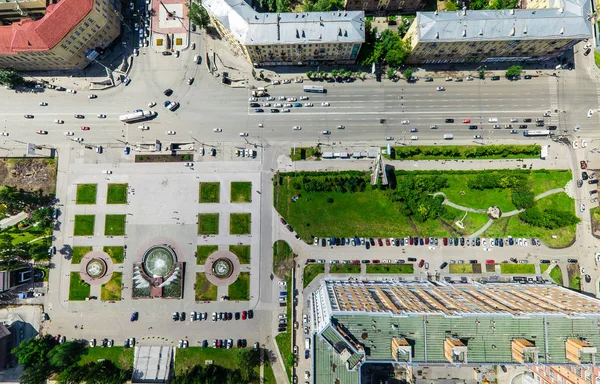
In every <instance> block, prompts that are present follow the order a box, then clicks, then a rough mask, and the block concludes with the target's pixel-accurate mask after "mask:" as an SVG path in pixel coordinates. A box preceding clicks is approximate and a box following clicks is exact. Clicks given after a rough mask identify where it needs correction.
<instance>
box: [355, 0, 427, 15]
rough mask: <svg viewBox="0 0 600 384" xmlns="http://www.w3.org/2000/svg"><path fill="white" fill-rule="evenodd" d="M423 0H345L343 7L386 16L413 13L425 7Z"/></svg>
mask: <svg viewBox="0 0 600 384" xmlns="http://www.w3.org/2000/svg"><path fill="white" fill-rule="evenodd" d="M426 4H427V2H426V1H424V0H346V1H345V3H344V9H346V10H361V11H365V13H367V14H369V15H375V16H387V15H399V14H403V13H415V12H417V11H420V10H422V9H423V8H425V5H426Z"/></svg>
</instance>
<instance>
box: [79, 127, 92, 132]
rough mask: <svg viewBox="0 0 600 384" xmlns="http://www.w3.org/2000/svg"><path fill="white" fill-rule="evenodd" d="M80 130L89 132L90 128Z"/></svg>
mask: <svg viewBox="0 0 600 384" xmlns="http://www.w3.org/2000/svg"><path fill="white" fill-rule="evenodd" d="M81 130H82V131H89V130H90V127H81Z"/></svg>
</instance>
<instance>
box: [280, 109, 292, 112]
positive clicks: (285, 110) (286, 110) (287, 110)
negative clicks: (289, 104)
mask: <svg viewBox="0 0 600 384" xmlns="http://www.w3.org/2000/svg"><path fill="white" fill-rule="evenodd" d="M289 111H290V110H289V108H283V109H282V110H281V112H289Z"/></svg>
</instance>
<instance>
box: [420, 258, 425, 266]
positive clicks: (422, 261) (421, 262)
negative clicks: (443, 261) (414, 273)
mask: <svg viewBox="0 0 600 384" xmlns="http://www.w3.org/2000/svg"><path fill="white" fill-rule="evenodd" d="M423 264H425V260H423V259H421V261H419V268H423Z"/></svg>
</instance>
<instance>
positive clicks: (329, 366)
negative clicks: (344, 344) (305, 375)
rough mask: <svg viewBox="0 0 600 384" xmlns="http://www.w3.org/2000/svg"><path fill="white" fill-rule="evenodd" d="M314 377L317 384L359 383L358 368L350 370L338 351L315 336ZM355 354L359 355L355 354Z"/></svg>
mask: <svg viewBox="0 0 600 384" xmlns="http://www.w3.org/2000/svg"><path fill="white" fill-rule="evenodd" d="M313 351H314V356H313V358H314V362H315V369H314V371H313V372H315V375H314V378H315V383H317V384H336V383H337V384H356V383H358V379H359V377H358V369H357V370H354V371H348V370H347V369H346V364H345V363H344V362H343V361H342V360H341V359H340V356H339V355H338V354H337V352H336V351H335V350H334V349H333V348H331V347H330V346H329V344H327V342H326V341H324V340H323V339H322V338H320V337H317V338H315V343H314V349H313ZM353 356H359V355H358V354H354V355H353Z"/></svg>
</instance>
